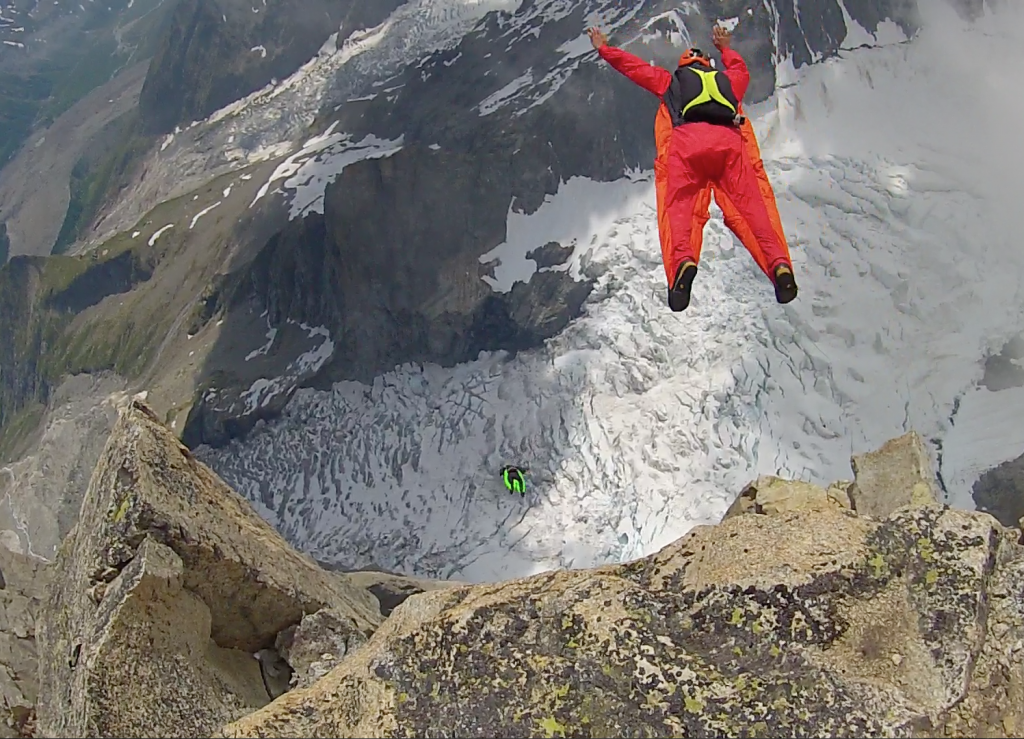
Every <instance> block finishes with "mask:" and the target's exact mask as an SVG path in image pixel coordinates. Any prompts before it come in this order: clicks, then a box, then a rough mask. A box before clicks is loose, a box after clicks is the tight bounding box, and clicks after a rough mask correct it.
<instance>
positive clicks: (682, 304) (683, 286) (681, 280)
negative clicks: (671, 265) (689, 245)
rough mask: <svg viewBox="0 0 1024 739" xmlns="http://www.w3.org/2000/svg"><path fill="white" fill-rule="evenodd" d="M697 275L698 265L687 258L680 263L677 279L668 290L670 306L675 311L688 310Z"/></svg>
mask: <svg viewBox="0 0 1024 739" xmlns="http://www.w3.org/2000/svg"><path fill="white" fill-rule="evenodd" d="M696 276H697V265H696V264H694V263H693V262H691V261H690V260H686V261H685V262H683V263H682V264H680V265H679V271H678V272H676V281H675V284H673V285H672V287H670V288H669V291H668V307H669V308H670V309H671V310H672V311H673V312H675V313H679V312H680V311H684V310H686V307H687V306H688V305H690V287H691V286H692V285H693V278H694V277H696Z"/></svg>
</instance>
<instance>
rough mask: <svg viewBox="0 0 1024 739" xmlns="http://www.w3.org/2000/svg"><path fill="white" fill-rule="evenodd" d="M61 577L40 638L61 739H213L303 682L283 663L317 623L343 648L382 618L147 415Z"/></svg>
mask: <svg viewBox="0 0 1024 739" xmlns="http://www.w3.org/2000/svg"><path fill="white" fill-rule="evenodd" d="M52 570H53V571H52V573H51V574H52V585H51V587H50V591H49V595H48V598H47V601H46V603H45V607H44V610H43V615H42V618H41V619H40V622H39V623H38V624H37V643H38V653H39V661H40V664H39V699H38V704H37V714H38V721H39V734H40V735H42V736H47V737H81V736H93V737H113V736H117V737H130V736H178V737H184V736H210V735H211V734H212V733H213V732H214V731H216V730H218V729H219V728H220V727H221V726H223V725H224V724H225V723H226V722H228V721H231V720H233V719H237V718H240V717H242V716H244V715H246V714H248V713H250V712H251V711H253V710H254V709H256V708H259V707H260V706H262V705H265V704H267V703H269V702H270V700H271V698H272V697H276V695H277V694H279V693H280V692H283V690H285V689H287V686H288V682H289V675H288V674H284V675H283V684H282V683H281V681H280V680H278V681H277V683H276V684H272V683H274V679H275V678H281V677H282V676H281V674H280V673H281V670H280V669H275V665H274V664H272V663H273V662H274V660H275V659H278V657H277V654H276V652H275V651H274V650H275V649H276V647H277V646H278V644H279V642H280V641H282V639H281V636H282V632H288V630H289V629H291V627H293V626H296V625H299V624H300V623H301V622H302V620H303V618H304V617H306V616H309V615H312V614H316V613H317V612H320V611H328V612H329V613H330V618H328V619H326V621H325V623H327V624H328V625H329V626H330V627H331V628H332V629H334V630H335V632H336V631H337V630H339V629H340V630H342V631H344V632H345V633H344V634H341V635H340V636H339V635H338V634H337V633H332V635H331V638H332V643H334V644H339V643H340V644H348V643H353V644H355V643H359V644H361V643H363V642H365V640H366V638H367V637H368V636H369V635H370V634H372V633H373V631H374V630H375V629H376V628H377V626H378V625H379V624H380V622H381V620H382V615H381V611H380V604H379V603H378V601H377V599H376V598H374V597H373V595H371V594H370V593H369V592H368V591H367V590H365V589H363V588H360V587H357V586H354V585H352V584H350V583H348V582H347V580H346V579H345V578H344V577H343V576H341V575H336V574H332V573H328V572H325V571H324V570H322V569H321V568H320V567H318V566H317V565H316V563H315V562H313V560H312V559H310V558H309V557H306V556H303V555H300V554H299V553H298V552H296V551H295V550H294V549H292V548H291V547H290V546H289V545H288V544H287V543H286V542H285V540H284V539H283V538H282V537H281V536H280V535H279V534H278V533H277V532H275V531H274V530H273V529H272V528H271V527H270V526H269V525H268V524H267V523H266V522H265V521H263V520H262V519H261V518H260V517H259V516H258V515H257V514H256V513H255V512H254V511H253V509H252V507H251V506H250V505H249V503H248V502H247V501H245V500H244V499H243V498H242V497H241V496H239V495H238V494H236V493H235V492H234V491H232V490H231V489H230V488H228V487H227V485H225V484H224V483H223V482H222V481H221V480H220V479H219V478H218V477H217V476H216V475H214V474H213V472H211V471H210V470H209V469H208V468H207V467H206V466H205V465H203V464H202V463H200V462H198V461H197V460H196V459H195V458H193V457H192V455H191V453H190V452H189V451H188V449H187V448H185V447H184V446H183V445H181V444H180V443H179V442H178V441H177V439H176V438H175V437H174V436H173V434H171V433H170V431H169V430H168V429H166V428H165V427H164V426H163V425H162V424H160V423H159V422H157V420H156V419H155V417H154V416H153V414H152V411H151V410H150V409H149V408H147V407H146V406H145V405H143V404H142V403H140V402H139V401H131V402H129V403H128V404H127V405H126V406H125V407H123V408H122V409H121V411H120V415H119V419H118V421H117V423H116V425H115V427H114V429H113V432H112V433H111V435H110V438H109V440H108V441H107V444H106V447H105V449H104V451H103V454H102V456H101V457H100V460H99V463H98V464H97V466H96V469H95V472H94V473H93V476H92V480H91V482H90V484H89V488H88V491H87V492H86V495H85V501H84V503H83V505H82V511H81V516H80V519H79V521H78V523H77V525H76V526H75V528H74V529H73V530H72V531H71V533H70V534H69V535H68V537H67V538H66V539H65V540H64V542H63V544H62V545H61V547H60V549H59V551H58V554H57V558H56V560H55V562H54V564H53V566H52ZM321 620H323V619H321ZM293 632H294V629H292V631H291V632H288V635H289V636H292V635H293ZM286 641H287V640H286ZM289 646H290V642H289ZM257 652H259V653H261V656H262V657H263V659H261V660H257V659H254V658H253V656H254V654H255V653H257ZM278 667H279V666H278ZM268 668H270V670H269V673H271V674H268ZM285 672H286V673H287V670H286V671H285Z"/></svg>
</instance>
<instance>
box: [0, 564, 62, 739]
mask: <svg viewBox="0 0 1024 739" xmlns="http://www.w3.org/2000/svg"><path fill="white" fill-rule="evenodd" d="M49 575H50V570H49V568H48V567H47V564H46V562H44V561H43V560H41V559H38V558H36V557H28V556H25V555H23V554H18V553H16V552H12V551H10V550H9V549H6V548H4V547H2V546H0V699H2V700H3V706H2V712H0V737H18V736H32V735H33V732H34V725H35V705H36V695H37V693H38V689H39V684H38V680H37V677H36V672H37V668H38V658H37V656H36V639H35V634H36V618H37V616H38V614H39V612H40V609H41V607H42V601H43V597H44V591H45V589H46V585H47V582H48V579H49Z"/></svg>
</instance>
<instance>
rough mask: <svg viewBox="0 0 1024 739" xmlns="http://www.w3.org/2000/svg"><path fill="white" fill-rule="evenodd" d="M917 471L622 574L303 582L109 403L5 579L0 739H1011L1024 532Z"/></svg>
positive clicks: (786, 506)
mask: <svg viewBox="0 0 1024 739" xmlns="http://www.w3.org/2000/svg"><path fill="white" fill-rule="evenodd" d="M925 460H927V455H926V452H925V450H924V448H923V445H922V442H921V439H920V438H919V437H918V436H917V435H916V434H913V433H911V434H909V435H907V436H905V437H901V438H899V439H895V440H893V441H891V442H890V443H888V444H886V445H885V446H883V447H882V448H881V449H879V450H877V451H875V452H872V453H869V454H865V455H860V456H859V457H858V458H857V459H856V462H855V465H856V469H857V474H856V479H855V480H853V481H837V482H836V483H834V484H833V485H831V486H830V487H829V488H828V489H827V490H826V489H823V488H819V487H816V486H813V485H809V484H806V483H799V482H791V481H786V480H782V479H779V478H771V477H764V478H761V479H759V480H757V481H756V482H755V483H753V484H751V485H750V486H749V487H748V488H747V489H745V490H744V491H743V492H742V493H741V495H740V496H739V497H738V498H737V501H736V503H735V505H734V506H733V507H732V508H731V509H730V510H729V512H728V513H727V514H726V516H725V518H724V520H723V522H722V523H721V524H719V525H717V526H700V527H697V528H696V529H694V530H693V531H691V532H690V533H689V534H688V535H687V536H685V537H684V538H682V539H681V540H679V541H677V542H675V543H673V544H670V545H669V546H667V547H665V548H664V549H662V550H661V551H659V552H657V553H655V554H652V555H651V556H648V557H645V558H643V559H639V560H635V561H632V562H628V563H625V564H622V565H615V566H606V567H601V568H598V569H595V570H579V571H558V572H548V573H544V574H541V575H536V576H532V577H527V578H521V579H516V580H511V581H508V582H500V583H489V584H482V585H472V586H470V585H465V584H463V583H456V582H451V583H446V582H423V581H416V580H412V579H410V578H398V577H393V576H390V575H387V574H386V573H330V572H327V571H325V570H323V569H321V568H320V567H319V566H317V565H316V563H314V562H313V561H312V560H310V559H309V558H308V557H306V556H304V555H299V554H298V553H296V552H295V551H294V550H292V549H291V548H290V547H289V546H288V545H287V544H286V543H285V542H284V540H283V539H282V538H281V537H280V536H279V535H278V534H277V533H276V532H274V531H273V530H271V529H270V528H269V526H267V524H266V523H265V522H264V521H263V520H262V519H261V518H260V517H259V516H258V515H257V514H256V513H255V512H254V511H253V510H252V508H251V507H250V505H249V504H248V503H247V502H246V501H245V500H243V499H242V498H241V497H240V496H238V495H237V494H236V493H235V492H234V491H232V490H231V489H230V488H228V487H227V486H226V485H225V484H224V483H223V482H221V481H220V480H219V479H218V478H217V477H216V475H214V474H213V473H212V472H211V471H210V470H209V469H208V468H206V467H205V465H203V464H202V463H200V462H198V461H196V460H195V459H194V458H193V457H192V455H191V453H190V452H189V451H188V449H187V448H186V447H184V446H183V445H182V444H181V443H180V442H179V441H178V440H177V439H176V438H175V436H174V434H173V433H172V432H171V431H170V430H169V429H167V428H166V427H165V426H163V425H162V424H160V423H159V422H158V421H157V420H156V419H155V417H154V415H153V412H152V410H151V409H150V408H149V407H148V406H147V405H146V404H145V403H143V402H142V401H141V400H139V399H128V398H125V399H123V400H122V402H121V403H120V405H119V410H118V419H117V421H116V423H115V424H114V427H113V430H112V432H111V433H110V435H109V437H108V438H107V440H106V444H105V447H104V449H103V451H102V453H101V455H100V460H99V463H98V464H97V467H96V469H95V471H94V473H93V475H92V479H91V481H90V483H89V486H88V491H87V493H86V496H85V499H84V501H83V504H82V509H81V516H80V518H79V520H78V523H77V525H76V526H75V528H74V530H73V531H72V532H71V534H70V535H69V536H68V537H67V538H66V539H65V540H64V542H63V544H62V545H61V548H60V552H59V554H58V556H57V557H56V559H55V561H54V562H53V563H52V564H50V565H45V566H43V565H40V564H38V563H33V562H32V560H31V559H30V558H25V557H21V558H20V559H19V558H18V555H13V554H10V553H8V554H5V555H3V558H2V561H0V568H2V570H3V581H2V582H0V609H2V610H0V612H2V613H3V615H4V618H3V621H2V623H0V645H3V644H7V645H8V646H7V647H5V648H4V649H2V650H0V651H2V654H0V665H2V666H3V667H4V668H5V669H6V672H5V673H4V674H6V675H7V676H8V678H7V679H6V680H0V690H2V691H3V695H4V698H5V701H6V706H7V710H8V714H9V715H8V721H7V726H6V727H4V728H0V732H4V735H7V736H33V735H38V736H51V737H64V736H67V737H72V736H84V735H89V736H97V737H107V736H111V737H113V736H133V735H135V736H152V735H157V734H159V735H166V736H234V737H240V736H254V737H255V736H268V735H272V736H296V737H298V736H342V737H345V736H349V737H357V736H423V735H434V734H438V733H440V734H445V735H449V734H451V735H494V736H504V735H508V736H569V735H586V736H622V735H631V736H632V735H644V736H647V735H651V736H661V735H680V734H683V733H690V734H695V735H711V734H718V733H723V732H725V733H744V734H750V735H754V736H778V735H780V734H786V735H789V734H797V735H804V734H815V735H817V734H828V735H829V736H936V735H941V736H953V737H956V736H963V737H967V736H994V737H1004V736H1005V737H1009V736H1015V735H1018V733H1019V731H1020V730H1021V728H1024V713H1022V711H1021V710H1020V706H1022V705H1024V694H1022V692H1021V691H1022V690H1024V688H1022V686H1024V650H1022V649H1021V647H1020V645H1021V642H1022V639H1024V608H1022V603H1021V601H1020V599H1019V598H1018V597H1017V595H1018V594H1019V593H1020V591H1021V589H1022V588H1024V547H1022V546H1021V544H1020V539H1021V535H1022V532H1021V531H1020V530H1019V529H1017V528H1009V527H1003V526H1001V525H1000V524H999V523H998V522H997V521H996V520H995V519H994V518H992V517H991V516H989V515H988V514H985V513H967V512H961V511H955V510H951V509H949V508H948V507H946V506H940V505H938V504H937V503H936V502H935V498H934V491H935V489H936V482H935V480H934V477H933V475H932V471H931V469H930V467H928V466H927V463H926V461H925ZM868 510H871V511H874V512H875V514H876V515H871V516H869V515H866V514H865V511H868ZM27 573H31V574H32V576H31V577H27V578H26V577H22V575H24V574H27ZM183 624H185V625H186V626H185V627H183V626H182V625H183ZM36 664H38V683H37V682H36V679H35V677H34V676H35V674H36V673H35V666H36ZM37 690H38V698H36V694H37V693H36V691H37Z"/></svg>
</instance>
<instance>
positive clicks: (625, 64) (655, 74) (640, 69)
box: [597, 44, 746, 97]
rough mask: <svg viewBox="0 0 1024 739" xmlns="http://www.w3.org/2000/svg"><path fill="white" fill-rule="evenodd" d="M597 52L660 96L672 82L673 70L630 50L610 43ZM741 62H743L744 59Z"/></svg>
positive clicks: (646, 88) (627, 75)
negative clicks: (642, 57) (654, 63)
mask: <svg viewBox="0 0 1024 739" xmlns="http://www.w3.org/2000/svg"><path fill="white" fill-rule="evenodd" d="M597 53H598V54H600V55H601V58H602V59H604V60H605V61H606V62H608V63H609V64H611V65H612V66H613V67H615V69H616V71H618V72H621V73H622V74H624V75H625V76H626V77H629V79H630V80H632V81H633V82H635V83H636V84H638V85H640V87H642V88H644V89H645V90H647V91H648V92H650V93H653V94H654V95H657V96H658V97H661V96H662V95H664V94H665V91H666V90H668V86H669V85H670V84H672V74H671V72H669V71H668V70H666V69H662V68H661V67H656V66H654V65H653V64H648V63H647V62H645V61H644V60H643V59H641V58H640V57H638V56H637V55H636V54H630V53H629V52H628V51H625V50H623V49H617V48H615V47H614V46H609V45H608V44H605V45H604V46H602V47H601V48H600V49H598V52H597ZM740 63H741V64H742V63H743V60H742V59H741V60H740ZM744 69H746V67H744ZM730 81H731V78H730Z"/></svg>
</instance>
